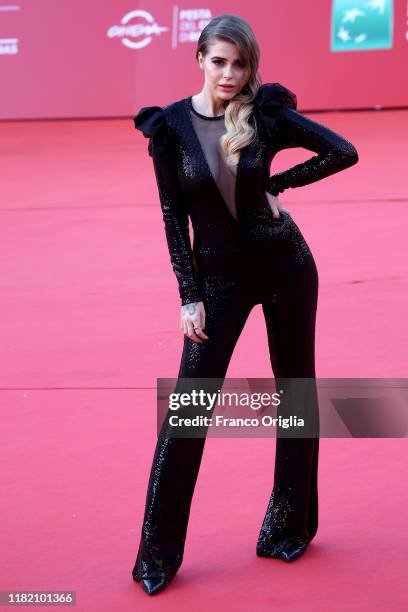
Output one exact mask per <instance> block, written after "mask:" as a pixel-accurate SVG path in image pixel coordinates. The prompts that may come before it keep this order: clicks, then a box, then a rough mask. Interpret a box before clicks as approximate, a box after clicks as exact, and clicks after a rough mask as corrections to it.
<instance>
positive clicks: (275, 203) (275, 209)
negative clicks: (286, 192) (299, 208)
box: [265, 191, 290, 219]
mask: <svg viewBox="0 0 408 612" xmlns="http://www.w3.org/2000/svg"><path fill="white" fill-rule="evenodd" d="M265 193H266V197H267V198H268V202H269V206H270V207H271V211H272V214H273V218H274V219H279V216H280V215H279V211H280V210H283V212H287V213H288V214H290V212H289V211H288V210H286V208H283V206H281V205H280V202H279V200H278V196H274V195H272V194H271V193H269V191H265Z"/></svg>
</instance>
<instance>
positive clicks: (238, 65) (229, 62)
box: [198, 40, 247, 100]
mask: <svg viewBox="0 0 408 612" xmlns="http://www.w3.org/2000/svg"><path fill="white" fill-rule="evenodd" d="M198 61H199V64H200V68H201V69H202V70H204V76H205V84H204V88H205V89H207V90H208V91H209V93H210V94H211V95H212V96H213V98H219V99H221V100H230V99H231V98H233V97H234V96H236V95H237V94H238V93H239V92H240V91H241V89H242V88H243V86H244V85H245V83H246V81H247V68H246V67H245V66H244V65H243V63H242V62H241V60H240V58H239V55H238V50H237V47H236V46H235V45H234V44H232V43H230V42H226V41H223V40H219V41H218V40H217V41H215V42H214V43H213V44H212V45H210V46H209V50H208V53H207V55H206V56H205V57H203V56H202V54H201V53H199V57H198ZM222 85H232V87H231V88H224V87H222Z"/></svg>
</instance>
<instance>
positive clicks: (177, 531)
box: [132, 83, 357, 581]
mask: <svg viewBox="0 0 408 612" xmlns="http://www.w3.org/2000/svg"><path fill="white" fill-rule="evenodd" d="M296 105H297V100H296V96H295V94H293V93H292V92H290V90H288V89H287V88H285V87H284V86H282V85H280V84H278V83H271V84H266V85H263V86H262V87H261V88H260V90H259V91H258V95H257V98H256V100H255V104H254V114H253V118H254V121H255V124H256V127H257V130H256V132H257V135H256V138H255V140H254V141H253V142H252V143H251V144H250V145H248V146H247V147H244V148H243V149H242V150H241V154H240V158H239V163H238V167H237V174H236V185H235V187H236V189H235V208H234V209H230V208H229V207H228V206H227V203H226V201H225V199H224V198H223V197H222V193H221V190H220V189H219V187H218V186H217V182H216V180H215V179H214V177H213V175H212V173H211V168H210V164H209V162H208V160H207V159H206V156H205V154H204V150H203V147H202V145H201V143H200V140H199V138H198V136H197V133H196V132H195V130H194V126H193V123H192V118H191V107H190V102H189V99H188V98H187V99H183V100H180V101H178V102H175V103H173V104H171V105H169V106H166V107H164V108H161V107H144V108H142V109H141V110H140V111H139V113H138V115H137V116H136V117H135V125H136V127H137V128H138V129H140V130H142V132H143V134H144V135H145V136H146V137H147V138H148V139H149V145H148V150H149V153H150V155H151V156H152V158H153V164H154V169H155V173H156V178H157V184H158V190H159V197H160V203H161V207H162V211H163V220H164V225H165V232H166V237H167V242H168V246H169V253H170V259H171V263H172V266H173V269H174V272H175V275H176V278H177V281H178V286H179V293H180V298H181V301H182V304H184V305H186V304H188V303H192V302H196V301H198V300H201V301H203V303H204V306H205V312H206V326H205V330H204V331H205V333H206V334H207V336H208V337H209V340H207V341H206V342H204V343H203V344H198V343H195V342H193V341H192V340H190V339H189V338H188V337H187V336H183V338H184V340H183V341H184V344H183V350H182V355H181V361H180V368H179V372H178V381H180V383H179V384H180V385H181V384H182V382H181V381H186V380H187V381H188V380H189V379H192V378H195V379H196V378H211V379H217V380H218V381H219V383H220V384H222V381H223V380H224V377H225V376H226V373H227V370H228V366H229V363H230V359H231V356H232V354H233V351H234V348H235V345H236V343H237V341H238V339H239V337H240V334H241V332H242V330H243V328H244V326H245V323H246V321H247V319H248V317H249V315H250V313H251V311H252V309H253V308H254V306H255V305H257V304H260V305H261V308H262V313H263V316H264V320H265V327H266V333H267V339H268V349H269V355H270V363H271V368H272V371H273V374H274V377H275V379H279V378H285V377H300V378H302V377H305V378H311V379H314V377H315V353H314V351H315V348H314V342H315V319H316V310H317V299H318V284H319V281H318V273H317V268H316V265H315V261H314V258H313V255H312V253H311V251H310V248H309V246H308V245H307V243H306V241H305V239H304V237H303V235H302V233H301V231H300V230H299V228H298V226H297V225H296V223H295V222H294V220H293V219H292V217H291V215H290V214H289V213H286V212H281V213H280V218H279V219H274V218H273V215H272V211H271V209H270V206H269V202H268V200H267V196H266V193H265V189H266V187H268V188H269V187H270V188H271V189H272V190H274V189H278V188H279V190H280V192H281V190H282V189H286V188H288V187H295V186H300V184H306V182H309V183H311V182H313V181H315V180H319V179H320V178H323V176H328V174H332V173H334V172H338V171H340V170H342V169H344V168H346V167H348V166H351V165H352V164H354V163H355V162H356V160H357V154H356V152H355V149H354V147H353V146H352V145H351V144H350V143H348V142H347V141H346V140H345V139H343V138H342V137H341V136H339V135H338V134H335V133H334V132H332V131H331V130H328V129H327V128H325V127H324V126H322V125H320V124H317V123H316V122H314V121H311V120H309V119H307V118H306V117H304V116H302V115H301V114H300V113H298V112H297V111H296ZM292 146H302V147H306V148H310V149H311V150H315V151H316V152H317V153H318V155H317V157H314V158H312V159H311V160H309V161H308V162H305V164H300V165H298V166H295V167H294V168H292V169H289V170H287V171H286V172H284V173H280V174H279V175H275V176H272V177H270V176H269V167H270V163H271V160H272V159H273V157H274V155H275V154H276V153H277V152H278V151H279V150H281V149H283V148H287V147H292ZM305 181H306V182H305ZM231 210H233V211H236V218H234V216H233V215H232V214H231ZM189 219H190V220H191V224H192V228H193V235H194V242H193V245H191V242H190V237H189V226H188V224H189ZM254 350H256V347H254ZM184 384H185V382H184ZM218 388H219V387H218ZM176 390H180V387H179V388H178V389H176ZM312 410H314V411H315V412H316V413H317V414H318V406H317V398H316V400H315V401H314V402H312ZM171 434H172V430H171V428H170V429H169V428H168V427H166V428H164V429H163V430H162V431H161V435H159V437H158V439H157V443H156V449H155V454H154V458H153V462H152V467H151V472H150V478H149V483H148V488H147V496H146V506H145V513H144V518H143V524H142V529H141V534H140V541H139V549H138V553H137V557H136V562H135V564H134V567H133V570H132V575H133V578H134V579H135V580H137V581H140V580H141V579H143V578H149V577H163V578H165V579H166V580H167V581H169V580H171V579H172V578H173V577H174V575H175V574H176V572H177V570H178V569H179V567H180V565H181V563H182V560H183V555H184V547H185V541H186V533H187V527H188V520H189V515H190V507H191V501H192V497H193V493H194V489H195V485H196V480H197V476H198V473H199V468H200V464H201V459H202V454H203V450H204V446H205V437H202V438H190V439H187V438H178V437H172V436H171ZM318 449H319V439H318V438H296V439H290V438H281V437H278V438H277V439H276V453H275V472H274V481H273V487H272V492H271V495H270V499H269V502H268V505H267V510H266V513H265V516H264V519H263V521H262V525H261V528H260V533H259V536H258V541H257V545H256V553H257V555H259V556H269V557H273V556H279V555H280V554H281V553H282V552H283V551H284V550H285V547H287V546H288V545H290V544H292V545H293V544H294V543H295V544H298V545H299V546H304V545H307V544H308V543H309V542H310V541H311V539H312V538H313V537H314V535H315V534H316V531H317V526H318V498H317V466H318ZM262 469H268V467H267V466H262Z"/></svg>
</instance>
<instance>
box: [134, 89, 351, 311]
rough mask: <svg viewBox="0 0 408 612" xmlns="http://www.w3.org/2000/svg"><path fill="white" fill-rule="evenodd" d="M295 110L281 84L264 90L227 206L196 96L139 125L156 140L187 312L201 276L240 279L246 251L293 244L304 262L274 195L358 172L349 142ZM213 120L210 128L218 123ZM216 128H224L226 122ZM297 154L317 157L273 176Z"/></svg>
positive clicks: (145, 111)
mask: <svg viewBox="0 0 408 612" xmlns="http://www.w3.org/2000/svg"><path fill="white" fill-rule="evenodd" d="M296 109H297V98H296V95H295V94H294V93H293V92H291V91H290V90H289V89H288V88H286V87H284V86H283V85H281V84H280V83H266V84H264V85H262V86H261V87H260V88H259V90H258V92H257V95H256V98H255V100H254V104H253V114H252V118H251V120H252V122H253V125H254V127H255V129H256V138H255V139H254V140H253V142H251V143H250V144H249V145H247V146H246V147H244V148H243V149H241V152H240V159H239V163H238V166H237V173H236V184H235V202H227V203H226V201H225V198H224V197H223V195H222V193H221V192H222V190H220V188H219V186H218V185H217V181H216V180H215V179H214V177H213V174H212V172H211V163H209V160H207V158H206V154H205V151H204V150H203V146H202V143H201V142H200V138H199V136H198V135H197V133H196V130H195V129H194V123H193V120H192V118H191V96H189V97H188V98H184V99H182V100H178V101H177V102H174V103H172V104H169V105H168V106H165V107H159V106H148V107H143V108H141V109H140V111H139V112H138V114H137V115H136V116H135V117H134V123H135V127H136V128H137V129H139V130H140V131H142V133H143V134H144V136H145V137H146V138H148V139H149V144H148V151H149V154H150V155H151V156H152V158H153V165H154V169H155V173H156V179H157V186H158V192H159V198H160V203H161V208H162V212H163V220H164V226H165V233H166V238H167V243H168V248H169V253H170V260H171V264H172V267H173V270H174V273H175V276H176V279H177V282H178V289H179V294H180V298H181V303H182V304H183V305H184V304H188V303H191V302H196V301H198V300H199V299H200V297H201V294H200V288H199V286H198V285H197V273H200V274H212V275H214V274H223V273H227V272H230V273H233V271H234V269H235V268H236V259H235V255H236V254H237V253H244V252H245V250H246V249H247V248H249V249H251V248H253V247H254V246H255V247H259V246H262V247H267V246H271V247H273V246H274V243H275V246H276V243H277V242H279V241H290V242H291V244H292V248H293V250H294V251H296V252H297V255H298V257H299V258H301V257H307V256H308V255H309V254H308V249H307V246H306V245H305V243H304V239H303V237H302V235H301V233H300V231H299V228H297V226H296V225H295V223H294V221H293V219H292V218H291V216H290V215H287V216H285V215H283V216H282V219H281V220H280V221H279V220H275V219H274V218H273V215H272V211H271V209H270V205H269V202H268V199H267V192H269V193H271V194H273V195H278V194H279V193H282V192H283V191H284V190H285V189H288V188H290V187H291V188H294V187H299V186H302V185H306V184H309V183H312V182H314V181H318V180H321V179H322V178H325V177H327V176H329V175H331V174H334V173H335V172H339V171H341V170H344V169H345V168H347V167H349V166H352V165H353V164H355V163H356V162H357V161H358V154H357V151H356V149H355V147H354V146H353V145H352V144H351V143H350V142H349V141H348V140H346V139H345V138H343V137H342V136H340V135H339V134H337V133H336V132H334V131H333V130H330V129H329V128H327V127H326V126H324V125H322V124H320V123H317V122H316V121H313V120H311V119H309V118H307V117H305V116H304V115H302V114H301V113H299V112H298V111H297V110H296ZM207 119H208V120H209V123H210V122H211V120H213V119H214V117H209V118H207ZM215 121H216V122H217V124H218V123H219V118H215ZM221 121H222V122H223V121H224V120H223V119H222V118H221ZM290 147H303V148H306V149H309V150H312V151H314V152H316V153H318V155H316V156H313V157H312V158H311V159H309V160H307V161H306V162H304V163H302V164H297V165H295V166H293V167H292V168H289V169H288V170H286V171H284V172H280V173H277V174H273V175H272V176H269V168H270V165H271V162H272V160H273V158H274V156H275V155H276V154H277V153H278V152H279V151H280V150H282V149H285V148H290ZM204 148H205V146H204ZM227 204H228V206H227ZM189 219H190V220H191V224H192V228H193V235H194V240H193V245H192V244H191V240H190V234H189Z"/></svg>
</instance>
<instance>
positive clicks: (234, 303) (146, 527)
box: [132, 277, 254, 581]
mask: <svg viewBox="0 0 408 612" xmlns="http://www.w3.org/2000/svg"><path fill="white" fill-rule="evenodd" d="M202 288H203V294H204V296H203V302H204V306H205V310H206V324H205V333H206V334H207V336H208V337H209V339H208V340H206V341H205V342H204V343H203V344H197V343H195V342H193V341H192V340H190V339H189V338H188V337H187V336H184V347H183V353H182V357H181V363H180V369H179V374H178V382H177V385H176V391H178V390H182V389H183V388H184V387H183V384H182V383H183V380H182V379H187V378H213V379H218V382H219V386H218V388H220V386H221V385H222V383H223V380H224V378H225V376H226V372H227V369H228V365H229V362H230V359H231V356H232V353H233V350H234V347H235V345H236V343H237V340H238V338H239V336H240V334H241V331H242V329H243V327H244V325H245V322H246V320H247V318H248V315H249V313H250V311H251V309H252V307H253V306H254V303H253V301H252V300H251V295H250V292H248V291H247V290H245V288H244V287H243V286H242V285H241V283H239V282H238V281H237V280H227V279H224V278H218V277H213V278H211V277H204V278H203V279H202ZM171 434H172V431H171V428H170V429H169V428H168V427H166V437H162V436H161V435H160V436H159V438H158V440H157V444H156V450H155V454H154V458H153V463H152V468H151V473H150V479H149V484H148V491H147V498H146V508H145V514H144V519H143V526H142V533H141V539H140V544H139V550H138V554H137V558H136V563H135V565H134V568H133V572H132V575H133V578H134V579H135V580H137V581H140V580H141V579H142V578H148V577H166V578H167V580H171V579H172V578H173V576H174V575H175V574H176V572H177V570H178V569H179V567H180V565H181V563H182V560H183V554H184V546H185V539H186V533H187V526H188V520H189V515H190V506H191V501H192V497H193V493H194V489H195V484H196V480H197V476H198V473H199V468H200V464H201V459H202V454H203V450H204V444H205V437H202V438H181V437H172V436H171Z"/></svg>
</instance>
